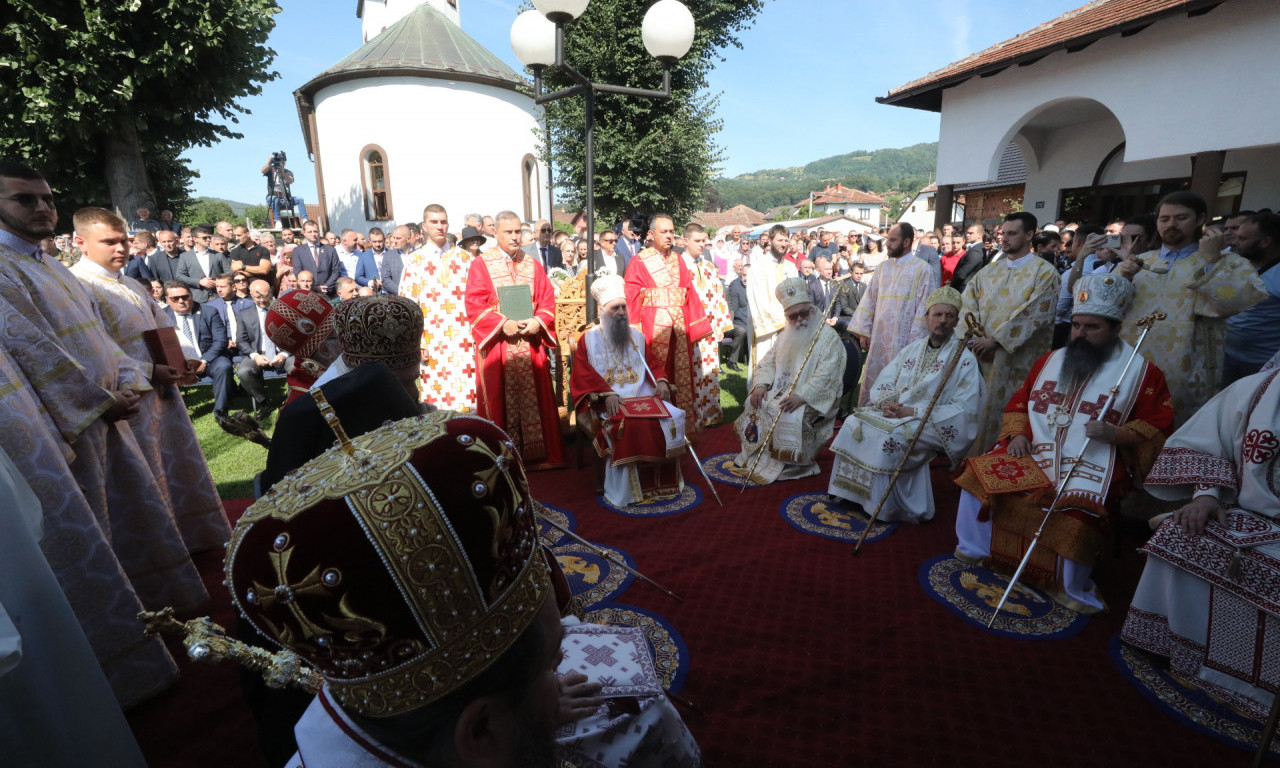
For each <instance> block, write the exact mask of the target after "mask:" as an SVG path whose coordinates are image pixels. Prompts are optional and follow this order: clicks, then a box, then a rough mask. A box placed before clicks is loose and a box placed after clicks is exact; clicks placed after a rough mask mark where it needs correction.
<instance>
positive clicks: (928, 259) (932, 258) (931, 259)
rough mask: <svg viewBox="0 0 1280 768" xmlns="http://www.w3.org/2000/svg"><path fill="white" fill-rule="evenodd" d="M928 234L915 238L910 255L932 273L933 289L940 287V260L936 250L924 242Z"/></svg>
mask: <svg viewBox="0 0 1280 768" xmlns="http://www.w3.org/2000/svg"><path fill="white" fill-rule="evenodd" d="M928 234H929V233H928V232H925V233H923V234H921V236H920V237H917V238H916V242H915V248H914V249H913V250H912V251H911V255H912V256H915V257H916V258H917V259H919V260H921V261H923V262H924V263H925V264H928V265H929V269H931V270H932V271H933V287H934V288H941V287H942V258H941V257H940V256H938V249H937V248H934V247H933V246H932V245H929V244H928V243H926V242H924V238H925V236H926V235H928Z"/></svg>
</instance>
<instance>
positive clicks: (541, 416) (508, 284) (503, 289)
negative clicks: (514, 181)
mask: <svg viewBox="0 0 1280 768" xmlns="http://www.w3.org/2000/svg"><path fill="white" fill-rule="evenodd" d="M496 226H497V241H498V247H496V248H491V249H489V250H488V251H486V252H484V253H482V254H480V256H479V257H477V258H475V259H473V260H472V261H471V267H470V269H469V270H468V272H467V292H466V306H467V319H468V320H470V321H471V336H472V339H473V340H474V341H475V346H476V358H475V359H476V410H477V412H478V414H479V415H480V416H482V417H484V418H486V419H489V420H490V421H492V422H494V423H495V424H497V425H498V426H500V427H502V428H503V429H504V430H506V432H507V434H508V435H510V436H511V439H512V440H514V441H515V443H516V447H517V448H518V449H519V450H520V455H521V456H522V457H523V459H524V464H525V468H526V469H551V468H554V467H559V466H561V465H562V464H563V463H564V461H563V458H562V453H563V452H562V448H561V445H560V415H559V412H558V410H557V406H556V399H555V393H554V391H553V389H552V386H551V366H550V358H549V355H550V354H552V353H553V351H554V350H555V348H556V336H555V323H556V299H555V293H554V291H553V290H552V287H551V281H549V280H548V279H547V273H546V272H545V271H544V270H543V268H542V265H541V264H539V263H538V261H537V260H536V259H532V258H529V257H528V256H527V255H526V254H525V252H524V251H522V250H521V249H520V226H521V224H520V217H518V216H516V215H515V214H514V213H512V212H511V211H503V212H502V213H499V214H498V216H497V220H496Z"/></svg>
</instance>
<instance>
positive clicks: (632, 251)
mask: <svg viewBox="0 0 1280 768" xmlns="http://www.w3.org/2000/svg"><path fill="white" fill-rule="evenodd" d="M643 249H644V243H641V242H640V236H639V235H637V234H636V233H635V232H632V231H631V221H630V220H629V219H626V220H623V222H622V224H621V225H620V227H619V229H618V253H620V254H622V269H623V273H625V272H626V269H627V265H628V264H630V263H631V257H633V256H635V255H636V254H637V253H639V252H640V251H642V250H643Z"/></svg>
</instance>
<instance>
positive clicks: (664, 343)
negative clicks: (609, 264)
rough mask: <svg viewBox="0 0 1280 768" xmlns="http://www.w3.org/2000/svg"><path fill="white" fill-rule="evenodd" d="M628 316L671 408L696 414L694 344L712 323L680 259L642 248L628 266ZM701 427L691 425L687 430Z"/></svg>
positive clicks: (694, 422) (693, 422)
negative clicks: (664, 384)
mask: <svg viewBox="0 0 1280 768" xmlns="http://www.w3.org/2000/svg"><path fill="white" fill-rule="evenodd" d="M626 280H627V288H626V291H627V314H628V315H629V316H630V317H631V318H632V319H634V320H639V321H640V328H641V330H643V331H644V337H645V340H646V341H647V345H646V348H647V349H648V350H649V352H648V354H649V356H650V357H651V358H653V360H655V361H656V362H657V363H658V364H657V365H656V366H654V367H653V375H654V376H657V377H658V380H659V381H666V382H667V384H668V385H670V387H671V396H672V398H673V399H674V400H675V404H676V406H677V407H678V408H680V410H682V411H684V412H685V413H696V409H695V402H696V393H695V382H696V381H697V378H698V374H699V372H700V368H701V363H700V362H699V358H700V357H701V356H700V354H699V352H698V346H697V345H698V342H699V341H701V340H702V339H704V338H706V337H707V336H710V335H711V320H710V319H709V318H708V317H707V316H706V313H705V312H704V311H703V309H702V299H701V298H699V296H698V291H697V289H696V287H695V285H694V283H693V274H692V273H691V272H690V271H689V268H688V267H686V266H685V263H684V260H683V259H681V258H680V254H678V253H676V252H675V251H668V252H667V253H666V254H665V255H664V254H663V253H662V252H660V251H658V250H657V249H656V248H646V249H644V250H643V251H641V252H640V253H638V254H636V256H635V258H633V259H632V260H631V263H630V264H628V265H627V277H626ZM701 426H702V425H701V424H699V423H698V422H697V420H696V419H692V420H690V423H689V424H688V429H689V431H690V432H697V431H698V429H699V428H700V427H701Z"/></svg>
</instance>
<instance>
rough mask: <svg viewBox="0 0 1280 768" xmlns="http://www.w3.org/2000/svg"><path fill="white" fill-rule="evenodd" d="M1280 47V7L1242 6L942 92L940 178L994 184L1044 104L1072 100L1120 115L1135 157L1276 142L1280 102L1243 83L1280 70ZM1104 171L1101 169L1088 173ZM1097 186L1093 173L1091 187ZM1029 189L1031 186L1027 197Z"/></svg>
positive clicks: (1239, 0) (1257, 1)
mask: <svg viewBox="0 0 1280 768" xmlns="http://www.w3.org/2000/svg"><path fill="white" fill-rule="evenodd" d="M1277 40H1280V3H1276V2H1275V1H1274V0H1236V2H1231V3H1223V4H1222V5H1220V6H1218V7H1217V8H1215V9H1214V10H1213V11H1211V12H1209V13H1207V14H1205V15H1203V16H1198V17H1195V18H1188V17H1186V16H1185V15H1179V16H1175V17H1172V18H1169V19H1166V20H1164V21H1160V22H1158V23H1155V24H1152V25H1151V26H1150V27H1148V28H1147V29H1145V30H1143V31H1142V32H1141V33H1139V34H1137V35H1133V36H1131V37H1124V38H1122V37H1120V36H1119V35H1118V34H1117V35H1112V36H1110V37H1107V38H1104V39H1102V40H1099V41H1097V42H1095V43H1094V44H1093V45H1090V46H1089V47H1087V48H1085V49H1083V50H1081V51H1078V52H1076V53H1067V52H1066V51H1058V52H1056V53H1053V54H1050V55H1049V56H1047V57H1045V58H1044V59H1041V60H1040V61H1038V62H1036V63H1034V64H1032V65H1030V66H1027V67H1018V66H1014V67H1010V68H1009V69H1006V70H1005V71H1003V72H1001V73H999V74H997V75H993V76H991V77H987V78H979V77H975V78H972V79H970V80H968V81H966V82H964V83H961V84H960V85H958V86H956V87H954V88H949V89H947V90H945V91H944V92H943V100H942V120H941V128H940V132H939V141H940V145H939V149H938V181H939V183H941V184H966V183H976V182H982V181H989V180H992V179H994V178H995V175H996V166H997V164H998V162H999V159H1000V155H1001V153H1002V151H1003V149H1004V146H1005V145H1006V144H1007V143H1008V142H1009V141H1010V140H1011V139H1012V138H1013V137H1014V134H1015V133H1017V131H1018V129H1019V128H1021V126H1022V125H1023V124H1024V123H1025V122H1027V120H1028V119H1029V118H1031V117H1033V115H1034V114H1035V113H1036V112H1038V111H1040V109H1041V108H1042V107H1044V106H1046V105H1050V104H1053V103H1055V102H1062V101H1068V100H1071V99H1091V100H1094V101H1097V102H1099V103H1101V104H1102V105H1104V106H1105V107H1106V108H1107V109H1109V110H1110V111H1111V112H1112V113H1113V114H1114V115H1115V116H1116V117H1117V118H1118V119H1119V123H1120V125H1121V126H1123V135H1124V137H1125V139H1126V140H1127V142H1128V144H1127V147H1126V150H1125V154H1126V160H1127V161H1128V162H1135V161H1142V160H1151V159H1156V158H1162V157H1171V156H1178V155H1188V154H1193V153H1195V152H1202V151H1210V150H1222V149H1236V148H1243V147H1255V146H1265V145H1271V144H1280V100H1278V99H1275V98H1271V97H1269V96H1267V95H1266V93H1265V90H1266V89H1265V88H1263V89H1261V90H1256V91H1253V96H1252V97H1251V96H1250V92H1251V89H1250V88H1248V87H1247V85H1246V84H1245V83H1244V82H1242V80H1241V78H1244V80H1248V78H1249V77H1250V76H1258V77H1264V75H1262V74H1261V73H1268V72H1275V71H1277V70H1280V46H1277V45H1276V41H1277ZM1251 73H1252V74H1251ZM1264 80H1265V77H1264ZM1232 84H1235V87H1230V86H1231V85H1232ZM1224 88H1227V91H1226V93H1225V94H1224ZM1214 94H1224V95H1226V94H1232V96H1231V97H1230V98H1225V99H1215V98H1214V96H1213V95H1214ZM1116 143H1118V141H1117V142H1113V143H1111V144H1110V145H1109V146H1107V147H1106V148H1105V149H1102V150H1101V151H1102V153H1103V154H1104V155H1105V153H1106V152H1108V151H1110V150H1111V149H1112V148H1114V146H1115V144H1116ZM1050 160H1051V158H1049V157H1046V158H1040V159H1039V162H1040V164H1042V165H1043V164H1045V163H1046V162H1048V161H1050ZM1028 161H1029V162H1028V165H1029V168H1028V170H1029V172H1031V173H1032V174H1033V175H1034V171H1032V169H1031V165H1032V163H1031V158H1028ZM1096 168H1097V163H1096V162H1095V163H1094V164H1093V166H1092V167H1091V168H1090V173H1091V174H1092V171H1093V170H1096ZM1061 170H1062V169H1059V172H1060V171H1061ZM1041 171H1042V172H1047V171H1046V169H1044V168H1042V169H1041ZM1090 181H1092V175H1090V177H1089V179H1088V180H1086V181H1085V182H1084V183H1089V182H1090ZM1037 186H1038V185H1037ZM1064 186H1078V184H1076V183H1074V182H1073V183H1071V184H1066V185H1064ZM1055 192H1056V188H1055ZM1031 193H1032V184H1031V180H1030V179H1029V180H1028V199H1029V200H1030V199H1033V198H1032V197H1031ZM1036 194H1037V195H1039V196H1040V197H1037V198H1034V199H1044V195H1045V194H1046V193H1045V192H1043V191H1042V190H1040V189H1037V190H1036ZM1049 205H1050V203H1049V202H1048V201H1047V200H1046V209H1047V207H1048V206H1049ZM1028 209H1029V210H1032V209H1031V208H1030V207H1029V208H1028Z"/></svg>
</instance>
